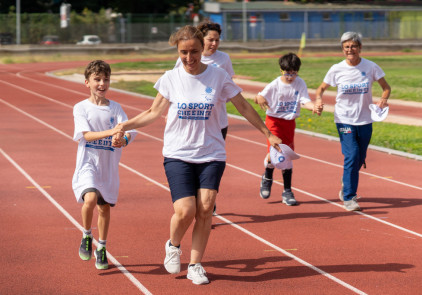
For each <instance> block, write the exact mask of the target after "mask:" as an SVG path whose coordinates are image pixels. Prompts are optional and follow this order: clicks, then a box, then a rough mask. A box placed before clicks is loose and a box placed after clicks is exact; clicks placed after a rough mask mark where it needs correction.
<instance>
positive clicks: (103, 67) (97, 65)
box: [84, 59, 111, 80]
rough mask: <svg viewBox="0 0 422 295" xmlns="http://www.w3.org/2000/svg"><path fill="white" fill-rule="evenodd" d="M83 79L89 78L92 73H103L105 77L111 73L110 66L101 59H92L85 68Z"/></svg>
mask: <svg viewBox="0 0 422 295" xmlns="http://www.w3.org/2000/svg"><path fill="white" fill-rule="evenodd" d="M84 74H85V79H86V80H89V77H90V76H91V75H92V74H95V75H98V74H104V75H105V76H106V77H110V75H111V68H110V65H109V64H108V63H106V62H105V61H103V60H99V59H97V60H93V61H91V62H90V63H89V64H88V65H87V66H86V68H85V73H84Z"/></svg>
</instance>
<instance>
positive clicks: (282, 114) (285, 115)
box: [258, 76, 311, 120]
mask: <svg viewBox="0 0 422 295" xmlns="http://www.w3.org/2000/svg"><path fill="white" fill-rule="evenodd" d="M258 95H261V96H263V97H265V99H266V100H267V102H268V106H269V109H267V111H266V114H267V116H271V117H274V118H280V119H284V120H294V119H295V118H297V117H299V116H300V106H301V104H305V103H308V102H310V101H311V99H310V98H309V94H308V87H306V83H305V81H303V79H302V78H300V77H296V79H295V80H294V81H293V82H292V83H290V84H287V83H284V82H283V81H281V76H279V77H277V79H275V80H273V81H272V82H271V83H270V84H268V85H267V86H265V88H264V90H262V91H261V92H259V93H258Z"/></svg>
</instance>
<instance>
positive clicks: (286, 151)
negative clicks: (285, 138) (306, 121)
mask: <svg viewBox="0 0 422 295" xmlns="http://www.w3.org/2000/svg"><path fill="white" fill-rule="evenodd" d="M279 147H280V149H281V153H280V152H279V151H277V150H276V149H275V148H274V147H271V148H270V158H271V164H273V165H274V167H275V168H277V169H281V170H286V169H292V168H293V163H292V160H296V159H299V158H300V156H299V155H298V154H296V153H295V152H294V151H293V150H292V149H291V148H290V147H289V146H288V145H285V144H279Z"/></svg>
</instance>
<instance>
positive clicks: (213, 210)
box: [212, 203, 217, 215]
mask: <svg viewBox="0 0 422 295" xmlns="http://www.w3.org/2000/svg"><path fill="white" fill-rule="evenodd" d="M215 211H217V203H215V204H214V209H212V215H217V213H215Z"/></svg>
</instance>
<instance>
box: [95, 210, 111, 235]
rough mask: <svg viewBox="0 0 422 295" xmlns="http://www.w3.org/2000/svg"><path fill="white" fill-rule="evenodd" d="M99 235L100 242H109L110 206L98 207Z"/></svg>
mask: <svg viewBox="0 0 422 295" xmlns="http://www.w3.org/2000/svg"><path fill="white" fill-rule="evenodd" d="M97 207H98V233H99V238H100V240H103V241H105V240H107V235H108V228H109V226H110V205H109V204H106V205H98V206H97Z"/></svg>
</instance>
